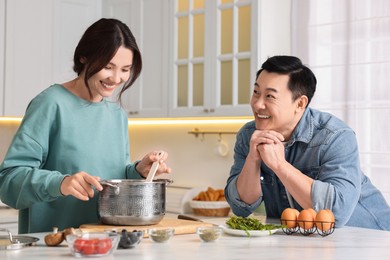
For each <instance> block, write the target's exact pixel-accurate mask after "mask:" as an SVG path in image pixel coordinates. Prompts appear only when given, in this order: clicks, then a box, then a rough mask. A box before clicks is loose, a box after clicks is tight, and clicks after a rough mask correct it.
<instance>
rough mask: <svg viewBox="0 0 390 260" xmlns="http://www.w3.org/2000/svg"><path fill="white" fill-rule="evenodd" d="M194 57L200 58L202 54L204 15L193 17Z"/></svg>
mask: <svg viewBox="0 0 390 260" xmlns="http://www.w3.org/2000/svg"><path fill="white" fill-rule="evenodd" d="M193 39H194V57H202V56H203V55H204V54H203V52H204V15H203V14H198V15H194V36H193Z"/></svg>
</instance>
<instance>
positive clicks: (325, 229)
mask: <svg viewBox="0 0 390 260" xmlns="http://www.w3.org/2000/svg"><path fill="white" fill-rule="evenodd" d="M280 222H281V224H282V226H283V227H282V230H283V232H284V233H285V234H287V235H291V234H294V233H297V232H299V233H301V234H302V235H304V236H308V235H311V234H314V233H315V232H316V231H317V233H318V234H319V235H320V236H323V237H325V236H328V235H330V234H332V233H333V232H334V228H335V222H325V221H321V222H316V221H304V220H299V221H294V220H286V219H280ZM298 222H299V223H300V224H298ZM287 226H294V227H290V228H289V227H287ZM318 226H319V227H320V228H318Z"/></svg>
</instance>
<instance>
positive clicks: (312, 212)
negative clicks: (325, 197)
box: [307, 208, 317, 219]
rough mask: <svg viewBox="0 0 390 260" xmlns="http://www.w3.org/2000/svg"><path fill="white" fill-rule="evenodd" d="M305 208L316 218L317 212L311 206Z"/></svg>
mask: <svg viewBox="0 0 390 260" xmlns="http://www.w3.org/2000/svg"><path fill="white" fill-rule="evenodd" d="M307 210H309V211H310V213H311V214H312V215H313V218H314V219H316V216H317V212H316V211H315V210H314V209H313V208H308V209H307Z"/></svg>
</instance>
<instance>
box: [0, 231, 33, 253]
mask: <svg viewBox="0 0 390 260" xmlns="http://www.w3.org/2000/svg"><path fill="white" fill-rule="evenodd" d="M0 232H7V233H8V235H1V236H0V250H15V249H21V248H23V247H26V246H33V245H35V243H36V242H37V241H38V240H39V238H37V237H30V236H19V235H17V236H13V235H12V234H11V232H10V231H9V230H8V229H5V228H0Z"/></svg>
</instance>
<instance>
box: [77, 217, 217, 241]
mask: <svg viewBox="0 0 390 260" xmlns="http://www.w3.org/2000/svg"><path fill="white" fill-rule="evenodd" d="M212 225H213V224H211V223H206V222H200V221H193V220H184V219H172V218H163V219H162V220H161V221H160V222H159V223H158V224H155V225H148V226H114V225H102V224H83V225H81V226H80V229H81V230H83V231H87V232H100V231H105V230H111V229H117V231H118V232H120V231H121V230H122V229H127V231H133V230H144V231H145V232H144V237H148V234H147V232H146V231H147V230H148V229H149V228H168V227H169V228H174V229H175V235H180V234H193V233H196V228H197V227H204V226H212Z"/></svg>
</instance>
